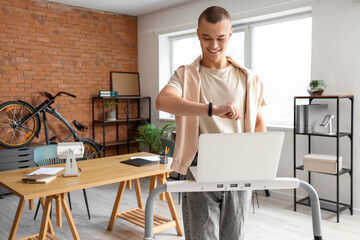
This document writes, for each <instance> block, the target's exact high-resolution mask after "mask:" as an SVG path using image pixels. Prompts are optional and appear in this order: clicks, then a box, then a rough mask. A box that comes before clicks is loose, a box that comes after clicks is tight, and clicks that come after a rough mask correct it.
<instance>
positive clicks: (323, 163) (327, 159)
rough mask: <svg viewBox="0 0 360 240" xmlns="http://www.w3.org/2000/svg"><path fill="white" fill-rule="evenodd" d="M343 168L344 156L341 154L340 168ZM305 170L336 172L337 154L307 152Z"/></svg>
mask: <svg viewBox="0 0 360 240" xmlns="http://www.w3.org/2000/svg"><path fill="white" fill-rule="evenodd" d="M341 169H342V156H339V170H341ZM304 170H306V171H311V172H321V173H330V174H336V156H335V155H324V154H313V153H311V154H307V155H305V156H304Z"/></svg>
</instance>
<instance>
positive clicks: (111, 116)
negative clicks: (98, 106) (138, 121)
mask: <svg viewBox="0 0 360 240" xmlns="http://www.w3.org/2000/svg"><path fill="white" fill-rule="evenodd" d="M106 120H107V121H115V120H116V111H111V112H106Z"/></svg>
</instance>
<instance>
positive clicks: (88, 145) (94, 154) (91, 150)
mask: <svg viewBox="0 0 360 240" xmlns="http://www.w3.org/2000/svg"><path fill="white" fill-rule="evenodd" d="M81 142H82V143H83V144H84V159H93V158H99V157H100V150H99V148H98V147H97V146H96V145H95V144H94V143H92V142H91V141H87V140H81Z"/></svg>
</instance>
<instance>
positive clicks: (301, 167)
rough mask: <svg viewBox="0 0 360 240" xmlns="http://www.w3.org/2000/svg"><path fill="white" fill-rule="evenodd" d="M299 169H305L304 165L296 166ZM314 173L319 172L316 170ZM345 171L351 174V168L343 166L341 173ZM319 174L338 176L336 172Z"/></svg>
mask: <svg viewBox="0 0 360 240" xmlns="http://www.w3.org/2000/svg"><path fill="white" fill-rule="evenodd" d="M296 169H297V170H304V165H301V166H297V167H296ZM314 173H318V172H314ZM345 173H350V174H351V169H349V168H342V169H341V170H340V171H339V175H343V174H345ZM319 174H328V175H334V176H336V174H332V173H319Z"/></svg>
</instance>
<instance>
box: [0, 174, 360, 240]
mask: <svg viewBox="0 0 360 240" xmlns="http://www.w3.org/2000/svg"><path fill="white" fill-rule="evenodd" d="M141 186H142V192H143V198H144V202H145V199H146V198H147V196H148V189H149V180H148V179H143V180H141ZM117 188H118V184H111V185H107V186H102V187H97V188H90V189H87V196H88V199H89V205H90V212H91V220H89V219H88V217H87V213H86V209H85V202H84V198H83V194H82V191H75V192H72V193H71V200H72V208H73V209H72V215H73V218H74V221H75V224H76V226H77V229H78V231H79V235H80V238H81V239H85V240H91V239H99V240H100V239H101V240H105V239H109V240H111V239H124V240H125V239H126V240H135V239H136V240H141V239H143V237H144V235H143V234H144V231H143V229H142V228H140V227H137V226H135V225H132V224H131V223H128V222H126V221H124V220H122V219H117V221H116V223H115V226H114V229H113V231H112V232H109V231H107V230H106V228H107V224H108V221H109V217H110V214H111V210H112V206H113V203H114V199H115V197H116V191H117ZM173 197H174V201H175V204H176V208H177V211H178V214H179V216H180V218H181V206H180V205H178V204H177V200H178V198H177V194H174V195H173ZM18 201H19V199H18V197H16V196H14V195H11V194H10V195H5V196H4V199H0V240H3V239H7V238H8V234H9V232H10V228H11V224H12V220H13V218H14V215H15V211H16V207H17V204H18ZM259 202H260V208H255V214H253V213H252V209H251V211H250V212H249V221H248V222H247V225H246V240H255V239H256V240H259V239H266V240H282V239H284V240H285V239H286V240H289V239H291V240H306V239H308V240H311V239H313V235H312V225H311V224H312V223H311V215H310V209H309V208H308V207H306V206H299V207H298V211H297V212H294V211H293V204H292V201H286V200H282V199H278V198H275V197H265V196H262V195H259ZM35 203H37V201H35ZM133 207H136V196H135V190H133V189H132V190H128V189H126V190H125V194H124V196H123V199H122V202H121V204H120V210H125V209H128V208H133ZM53 209H55V208H53ZM39 213H40V215H39V216H38V218H37V220H33V216H34V212H33V211H30V210H29V209H28V207H27V205H26V208H25V210H24V213H23V216H22V218H21V222H20V226H19V229H18V233H17V235H16V236H17V238H20V237H25V236H27V235H31V234H35V233H37V232H38V231H39V228H40V221H41V218H40V216H41V214H42V211H41V210H40V212H39ZM155 213H156V214H159V215H161V216H165V217H168V218H170V213H169V211H168V206H167V204H166V202H163V201H160V200H158V201H157V203H156V207H155ZM63 221H64V224H63V225H64V226H63V227H62V228H58V227H56V225H55V224H54V229H55V234H56V236H57V237H58V238H60V239H72V236H71V232H70V229H69V227H68V225H67V223H66V220H65V216H64V217H63ZM322 229H323V237H324V240H340V239H341V240H342V239H344V240H356V239H360V237H359V236H360V216H359V215H354V216H350V214H349V213H348V212H346V213H343V214H341V216H340V223H336V216H335V214H333V213H328V212H324V211H322ZM156 239H157V240H176V239H184V238H182V237H178V236H176V231H175V229H169V230H167V231H165V232H162V233H159V234H157V235H156Z"/></svg>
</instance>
